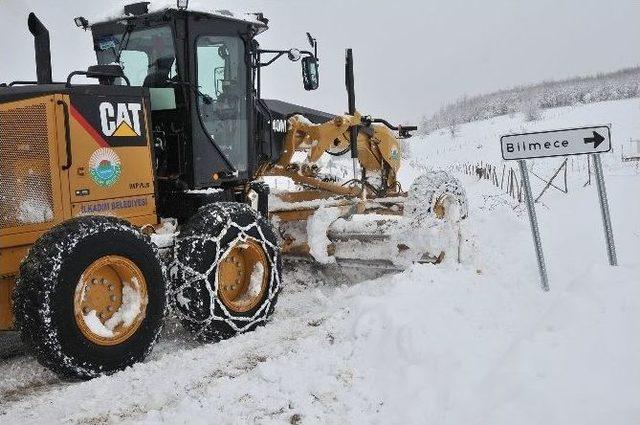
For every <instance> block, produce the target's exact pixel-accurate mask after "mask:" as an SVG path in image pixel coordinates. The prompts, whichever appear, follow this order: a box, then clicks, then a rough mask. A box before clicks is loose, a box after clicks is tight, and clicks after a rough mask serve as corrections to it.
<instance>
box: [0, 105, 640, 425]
mask: <svg viewBox="0 0 640 425" xmlns="http://www.w3.org/2000/svg"><path fill="white" fill-rule="evenodd" d="M602 123H605V124H606V123H611V126H612V137H613V141H614V152H613V153H610V154H606V155H604V156H605V158H604V159H603V160H604V163H605V171H606V178H607V181H606V184H607V189H608V194H609V200H610V203H611V213H612V220H613V230H614V235H615V240H616V244H617V249H618V259H619V263H620V265H619V266H618V267H615V268H612V267H609V266H608V265H607V259H606V253H605V246H604V237H603V232H602V224H601V219H600V211H599V207H598V203H597V195H596V190H595V186H593V185H591V186H586V187H583V184H584V183H585V182H586V181H587V171H586V170H587V168H586V160H585V159H584V158H583V157H576V158H574V160H573V161H572V162H571V163H570V167H569V171H568V185H569V193H568V194H563V193H560V192H558V191H555V190H554V191H550V192H548V193H547V194H545V195H544V197H543V198H542V199H541V203H539V204H538V206H537V211H538V214H539V221H540V225H541V230H542V241H543V246H544V250H545V255H546V258H547V264H548V267H549V280H550V286H551V291H550V292H548V293H545V292H543V291H542V290H541V289H540V284H539V278H538V272H537V267H536V263H535V256H534V252H533V245H532V241H531V235H530V231H529V224H528V219H527V215H526V210H525V209H524V208H523V206H522V205H518V204H517V202H516V201H514V200H513V199H512V198H510V197H509V196H507V195H506V194H505V193H504V191H501V190H500V189H498V188H496V187H494V186H492V185H491V184H490V183H489V182H488V181H486V180H477V179H476V178H473V177H469V176H466V175H461V176H460V177H461V178H462V179H463V181H464V183H465V186H466V189H467V195H468V197H469V203H470V216H469V218H468V220H466V222H464V224H463V228H462V234H463V239H464V244H463V246H462V263H461V264H458V263H457V262H456V261H454V260H453V259H451V258H449V259H445V262H444V263H443V264H440V265H437V266H434V265H416V266H413V267H411V268H409V269H408V270H406V271H404V272H402V273H400V274H395V275H383V276H378V275H377V273H376V272H373V271H367V270H336V269H335V268H333V267H330V266H327V267H320V266H314V265H308V264H300V263H295V262H291V263H287V265H286V271H285V282H286V286H285V288H284V290H283V294H282V296H281V298H280V301H279V303H278V306H277V308H276V313H275V314H274V317H273V320H272V321H271V322H270V323H269V324H268V325H267V326H265V327H261V328H259V329H258V330H257V331H255V332H251V333H249V334H245V335H241V336H239V337H236V338H233V339H231V340H228V341H224V342H221V343H218V344H211V345H201V344H198V343H195V342H192V341H191V340H190V339H189V337H188V336H187V335H185V334H184V333H183V332H182V330H181V329H180V327H179V326H177V325H174V324H170V325H169V326H168V328H167V330H166V332H165V335H164V338H163V339H162V341H161V342H160V343H159V344H158V346H157V347H156V349H155V351H154V353H153V354H152V356H151V357H150V358H149V360H148V361H146V362H145V363H144V364H138V365H136V366H134V367H132V368H130V369H128V370H126V371H123V372H121V373H118V374H115V375H113V376H109V377H101V378H98V379H94V380H92V381H88V382H81V383H77V382H62V381H60V380H59V379H58V378H56V377H55V376H54V375H53V374H52V373H50V372H48V371H47V370H45V369H43V368H42V367H40V366H39V365H38V364H37V363H36V362H35V360H33V359H32V358H31V357H29V356H24V355H20V356H13V357H10V358H8V359H6V360H3V361H0V371H1V373H2V375H1V376H2V378H0V423H2V424H4V423H6V424H18V423H20V424H23V423H54V422H64V423H90V424H98V423H100V424H102V423H120V422H124V423H149V424H155V423H163V422H164V423H189V424H198V423H203V424H205V423H213V422H215V423H294V424H297V423H303V424H306V423H323V424H324V423H380V424H389V423H390V424H407V423H421V424H423V423H424V424H542V423H544V424H573V423H581V424H603V423H611V424H637V423H639V422H640V403H639V402H638V400H640V338H639V337H638V336H639V335H640V220H639V219H638V217H640V170H639V169H638V166H637V164H636V163H625V164H623V163H622V162H621V161H620V149H619V146H620V143H622V142H626V141H627V140H628V139H629V138H640V100H639V99H633V100H625V101H615V102H603V103H599V104H590V105H585V106H580V107H575V108H561V109H556V110H548V111H544V113H543V117H542V119H541V120H540V121H536V122H531V123H525V122H523V121H522V119H521V117H520V116H518V115H516V116H513V117H498V118H494V119H492V120H488V121H483V122H475V123H470V124H467V125H463V126H460V128H459V129H458V132H457V135H456V137H455V138H452V137H451V135H450V134H449V133H448V131H447V130H444V131H442V132H436V133H435V134H431V135H429V136H424V137H420V138H416V139H413V140H412V142H411V143H410V147H411V160H410V161H411V163H412V166H408V165H407V166H406V167H405V168H404V169H403V170H402V180H403V182H404V184H405V186H406V187H408V184H409V183H410V181H411V180H412V179H413V178H414V177H415V176H416V175H418V174H420V173H421V172H423V171H424V170H425V169H428V168H452V169H456V164H460V163H463V162H476V161H480V160H482V161H484V162H489V163H492V164H494V165H496V166H499V167H501V159H500V152H499V143H498V140H499V136H500V135H502V134H508V133H512V132H518V131H520V130H523V129H527V130H534V129H554V128H562V127H572V126H577V125H591V124H602ZM559 162H560V161H558V160H557V159H549V160H544V161H536V162H535V163H532V164H531V166H532V167H533V169H535V170H536V172H539V173H541V174H542V175H547V176H548V175H550V174H551V173H552V171H553V167H554V166H555V167H557V166H558V163H559ZM534 182H535V180H534ZM539 190H540V186H539V183H536V185H535V187H534V191H535V192H536V194H537V193H538V191H539Z"/></svg>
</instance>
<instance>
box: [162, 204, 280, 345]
mask: <svg viewBox="0 0 640 425" xmlns="http://www.w3.org/2000/svg"><path fill="white" fill-rule="evenodd" d="M171 278H172V279H171V280H172V290H171V299H172V301H173V302H172V304H173V305H174V308H175V310H176V313H177V314H178V316H179V318H180V320H181V321H182V323H183V324H184V326H185V327H186V328H187V329H188V330H189V331H191V332H192V333H193V334H194V335H196V337H197V338H198V339H200V340H204V341H213V340H220V339H225V338H229V337H231V336H233V335H236V334H238V333H242V332H246V331H250V330H252V329H255V328H256V327H257V326H258V325H260V324H264V323H265V322H266V320H267V319H268V317H269V315H270V314H271V313H272V312H273V309H274V307H275V304H276V301H277V297H278V293H279V291H280V288H281V278H282V266H281V260H280V248H279V238H278V236H277V233H276V230H275V229H274V227H273V226H272V225H271V223H270V222H269V221H268V220H266V219H265V218H264V217H262V216H261V215H260V214H259V213H257V212H256V211H254V210H252V209H251V208H250V207H249V206H247V205H245V204H239V203H231V202H220V203H216V204H212V205H208V206H205V207H203V208H201V209H200V210H199V211H198V213H197V214H196V215H194V216H193V217H192V218H191V220H190V221H189V223H187V225H186V226H185V227H184V228H183V229H182V230H181V232H180V235H179V236H178V238H177V240H176V246H175V254H174V264H173V266H172V267H171Z"/></svg>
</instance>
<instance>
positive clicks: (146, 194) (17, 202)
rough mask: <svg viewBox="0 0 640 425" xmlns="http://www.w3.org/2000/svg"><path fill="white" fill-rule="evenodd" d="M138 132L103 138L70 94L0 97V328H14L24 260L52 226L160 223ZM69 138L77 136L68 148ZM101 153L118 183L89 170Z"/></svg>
mask: <svg viewBox="0 0 640 425" xmlns="http://www.w3.org/2000/svg"><path fill="white" fill-rule="evenodd" d="M141 100H142V98H140V101H141ZM143 109H144V108H143ZM145 113H146V112H145V110H141V111H140V114H141V116H140V117H139V119H140V120H144V119H145V118H144V114H145ZM67 126H68V127H67ZM141 137H142V138H144V140H145V141H146V142H145V144H144V145H142V146H108V145H106V142H105V141H104V136H101V135H100V134H98V133H97V131H96V130H95V129H93V128H92V127H91V126H90V125H88V124H87V122H86V120H85V119H84V118H83V117H82V115H81V113H80V112H78V111H77V110H76V109H75V107H74V106H73V105H72V104H71V102H70V98H69V96H68V95H47V96H42V97H35V98H30V99H26V100H19V101H15V102H7V103H2V104H0V186H1V187H2V204H0V330H7V329H11V328H12V323H13V316H12V314H11V312H12V308H11V292H12V289H13V285H14V284H15V278H16V275H17V274H18V270H19V267H20V262H21V261H22V260H23V259H24V258H25V257H26V255H27V252H28V251H29V248H30V247H31V245H33V243H34V242H35V241H36V240H37V239H38V238H40V237H41V236H42V235H43V234H44V233H45V232H47V231H48V230H49V229H51V227H53V226H55V225H57V224H59V223H62V222H63V221H65V220H68V219H70V218H72V217H77V216H81V215H90V214H104V215H116V216H118V217H122V218H125V219H127V220H128V221H130V222H131V223H132V224H134V225H136V226H139V227H144V226H147V225H154V224H156V223H158V218H157V216H156V208H155V192H154V190H155V189H154V175H153V170H152V167H151V164H152V162H151V152H150V147H149V144H148V140H149V135H148V134H144V135H142V136H141ZM67 140H73V143H71V144H70V149H69V150H68V149H67V146H68V144H67ZM92 157H93V158H92ZM103 157H104V158H107V159H106V160H107V161H109V160H111V161H112V165H113V166H115V167H118V168H119V170H118V171H116V172H117V173H119V177H118V180H117V181H116V182H115V183H114V184H113V185H100V184H96V182H95V181H94V179H93V178H92V172H95V170H93V169H92V167H93V168H96V167H97V166H100V164H99V161H98V160H100V158H103ZM70 159H71V160H70ZM104 160H105V159H102V161H104ZM96 161H97V162H98V163H97V164H96ZM67 164H71V166H70V167H67Z"/></svg>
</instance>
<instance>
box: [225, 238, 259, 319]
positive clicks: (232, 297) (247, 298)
mask: <svg viewBox="0 0 640 425" xmlns="http://www.w3.org/2000/svg"><path fill="white" fill-rule="evenodd" d="M267 271H268V261H267V257H266V255H265V253H264V250H263V248H262V245H260V244H259V243H258V242H256V241H254V240H252V239H249V240H247V241H239V242H237V243H236V244H235V245H234V246H233V247H232V248H231V249H230V250H229V251H228V252H227V254H226V255H225V256H224V258H223V259H222V260H221V261H220V264H219V266H218V296H219V297H220V300H221V301H222V303H223V304H224V305H225V306H226V307H227V308H228V309H231V310H233V311H235V312H238V313H244V312H247V311H249V310H251V309H253V308H254V307H255V306H256V305H258V304H259V302H260V300H261V299H262V297H263V296H264V292H265V291H266V289H267V286H268V285H267V284H268V276H267Z"/></svg>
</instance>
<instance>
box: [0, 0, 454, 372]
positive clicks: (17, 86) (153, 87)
mask: <svg viewBox="0 0 640 425" xmlns="http://www.w3.org/2000/svg"><path fill="white" fill-rule="evenodd" d="M75 22H76V24H77V25H78V26H79V27H81V28H83V29H85V30H87V29H90V30H91V33H92V36H93V44H94V50H95V53H96V57H97V63H98V64H97V65H94V66H91V67H89V69H88V70H86V71H73V72H71V73H70V74H69V75H68V78H67V79H66V81H62V82H54V81H53V80H52V70H51V63H50V62H51V61H50V56H51V53H50V49H49V32H48V30H47V29H46V27H45V26H44V25H43V24H42V23H41V22H40V20H39V19H38V18H37V17H36V16H35V15H34V14H30V15H29V18H28V27H29V30H30V32H31V33H32V34H33V36H34V44H35V57H36V74H37V80H36V81H14V82H11V83H8V84H2V86H1V87H0V197H1V199H0V201H1V203H0V330H3V331H10V330H17V331H19V332H20V334H21V337H22V339H23V341H24V342H25V344H26V346H27V347H28V348H29V349H30V350H32V351H33V353H34V354H35V356H36V357H37V359H38V360H39V362H40V363H42V364H43V365H45V366H47V367H48V368H50V369H52V370H53V371H55V372H56V373H58V374H59V375H61V376H66V377H77V378H84V379H86V378H91V377H94V376H97V375H100V374H105V373H112V372H114V371H117V370H121V369H123V368H125V367H127V366H129V365H132V364H134V363H135V362H138V361H141V360H142V359H144V358H145V356H146V355H147V354H148V353H149V352H150V350H151V347H152V346H153V344H154V342H155V341H156V339H157V338H158V335H159V333H160V330H161V327H162V323H163V320H164V316H165V313H166V311H167V309H168V307H169V306H170V307H171V309H172V311H173V312H174V313H175V314H176V315H177V317H178V318H179V319H180V321H181V322H182V323H183V324H184V326H185V327H186V328H187V329H188V330H189V331H190V332H192V333H193V334H194V335H195V336H196V337H197V338H198V339H200V340H203V341H214V340H220V339H223V338H228V337H230V336H233V335H235V334H238V333H241V332H246V331H249V330H252V329H254V328H255V327H257V326H258V325H261V324H263V323H265V321H266V320H267V319H268V317H269V315H270V314H271V313H272V311H273V309H274V306H275V304H276V301H277V297H278V293H279V291H280V289H281V287H282V256H283V255H292V256H298V257H307V258H308V257H311V256H314V255H315V256H316V257H318V252H319V251H318V249H319V248H318V247H317V246H315V248H314V246H312V245H314V244H312V243H311V242H310V241H309V240H308V235H307V234H305V233H306V231H307V230H308V227H309V226H307V225H308V224H309V221H310V220H314V219H317V218H318V217H319V216H321V215H322V216H324V217H327V216H331V219H330V220H329V221H328V222H327V223H325V224H326V225H325V227H324V228H322V227H320V228H321V230H322V231H323V232H325V234H324V236H326V239H327V243H326V244H325V245H323V246H322V247H321V248H320V250H324V252H323V255H325V256H326V257H327V258H333V259H334V260H335V261H338V262H340V261H345V260H349V259H350V260H353V261H356V262H357V261H363V260H367V259H369V260H371V258H370V257H371V252H372V250H371V249H370V248H369V246H370V245H371V244H380V243H383V244H384V243H386V245H385V250H387V255H388V256H390V257H392V258H393V257H400V256H405V257H407V258H409V260H410V261H439V260H441V259H442V255H441V253H440V252H423V251H421V248H420V247H419V246H418V245H415V244H412V242H411V241H409V242H406V241H405V242H402V243H400V242H399V240H397V239H395V236H394V231H393V229H394V228H397V227H402V226H401V225H402V223H404V224H405V230H407V233H408V234H410V235H411V238H409V239H411V240H416V239H420V238H419V237H417V236H416V232H417V229H418V227H416V226H418V224H419V223H418V221H420V220H418V221H416V217H418V218H424V217H425V216H433V217H436V218H440V219H442V218H446V217H448V216H447V212H448V211H449V210H457V211H458V215H459V216H460V217H464V216H465V215H466V203H465V200H464V191H463V190H462V187H461V186H460V184H459V182H457V180H455V179H453V178H451V177H450V176H448V175H447V174H446V173H442V172H440V173H431V174H428V175H426V176H424V177H422V178H419V179H417V180H419V181H420V182H421V186H420V187H422V188H423V189H424V190H417V191H414V192H415V193H414V192H411V193H414V195H411V193H409V194H407V192H404V191H403V190H402V188H401V187H400V184H399V183H398V179H397V173H398V170H399V167H400V158H401V156H400V145H399V142H398V140H399V138H404V137H408V136H409V135H410V131H412V130H415V128H414V127H400V126H398V127H396V126H393V125H391V124H389V123H388V122H386V121H385V120H383V119H375V118H371V117H368V116H365V115H363V114H361V113H360V112H358V111H357V110H356V107H355V96H354V89H353V86H354V84H353V60H352V56H351V53H350V51H349V52H348V54H347V60H346V68H345V70H346V77H347V78H346V80H347V92H348V94H349V96H348V98H349V102H348V103H349V105H348V106H349V110H348V113H346V114H343V115H331V114H327V113H324V112H321V111H317V110H313V109H310V108H305V107H301V106H297V105H294V104H291V103H286V102H282V101H277V100H265V99H263V98H262V97H261V90H260V81H261V73H262V72H265V68H266V67H268V66H269V65H270V64H271V63H273V62H274V61H276V60H278V59H279V58H281V57H288V58H289V59H290V60H292V61H297V60H301V64H302V76H303V84H304V87H305V89H307V90H314V89H316V88H317V87H318V82H319V74H318V70H319V59H318V52H317V42H316V40H315V39H314V38H313V37H311V36H310V35H309V34H307V35H308V38H309V42H310V45H311V49H310V50H302V51H300V50H297V49H290V50H266V49H262V48H261V47H260V45H259V43H258V42H257V41H256V36H258V35H259V34H260V33H261V32H263V31H264V30H266V29H267V20H266V19H265V18H264V16H263V15H262V14H254V15H251V16H249V15H248V16H243V17H238V16H234V15H231V14H229V13H228V12H226V11H222V12H212V11H197V10H188V9H186V8H184V7H175V8H167V9H162V10H154V11H150V10H149V6H148V3H147V2H143V3H136V4H131V5H128V6H125V7H124V10H123V11H122V13H121V14H120V15H119V16H117V17H114V18H112V19H109V20H106V21H103V22H95V23H89V22H88V20H87V19H85V18H83V17H78V18H76V19H75ZM396 133H397V134H396ZM349 153H350V155H349V156H350V157H351V158H352V160H351V162H349V159H348V157H347V156H346V155H347V154H349ZM325 154H331V155H334V156H339V155H345V158H347V163H350V164H353V172H354V174H353V175H352V176H351V177H352V178H349V179H346V180H345V179H342V180H341V179H338V178H335V177H330V176H327V175H326V174H324V173H323V170H322V169H321V168H320V167H318V166H317V164H316V163H317V161H318V160H319V159H320V158H321V157H323V155H325ZM297 157H300V158H298V159H299V161H298V160H296V158H297ZM270 178H271V179H273V178H276V179H288V181H291V182H293V184H294V186H295V189H293V190H287V191H280V192H277V193H271V194H270V190H269V186H268V185H267V184H266V183H265V180H268V179H270ZM327 211H331V214H326V212H327ZM416 211H417V212H420V214H415V213H416ZM320 212H322V213H323V214H320ZM409 212H411V213H412V214H413V215H412V216H411V217H412V218H410V219H409V218H407V214H408V213H409ZM403 220H404V222H403ZM316 221H318V220H316ZM167 223H176V225H177V228H175V229H171V232H170V233H169V238H168V242H167V240H166V239H167V238H164V242H163V243H158V240H159V238H158V236H167V235H166V233H167V232H166V224H167ZM316 224H317V223H316ZM316 227H317V226H316ZM396 233H397V232H396ZM154 241H155V242H156V243H154ZM316 245H317V244H316ZM158 246H159V247H160V248H161V249H160V250H159V249H158ZM314 251H315V254H314ZM408 254H410V255H408Z"/></svg>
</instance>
